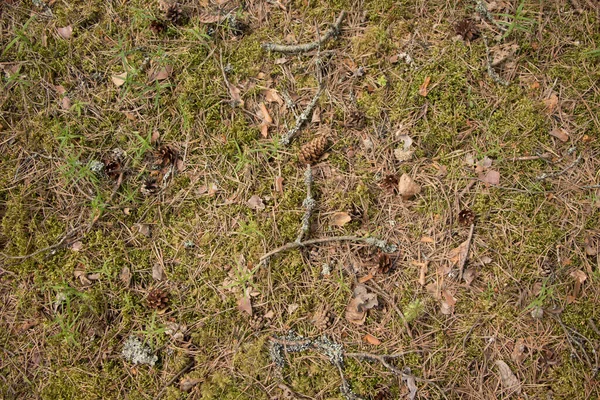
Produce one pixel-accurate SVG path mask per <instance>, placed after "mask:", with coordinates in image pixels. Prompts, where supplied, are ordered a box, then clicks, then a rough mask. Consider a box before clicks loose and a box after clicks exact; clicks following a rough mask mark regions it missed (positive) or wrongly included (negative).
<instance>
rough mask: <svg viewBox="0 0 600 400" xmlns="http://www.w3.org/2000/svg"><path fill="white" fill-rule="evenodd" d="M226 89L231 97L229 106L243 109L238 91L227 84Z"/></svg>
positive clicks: (242, 102)
mask: <svg viewBox="0 0 600 400" xmlns="http://www.w3.org/2000/svg"><path fill="white" fill-rule="evenodd" d="M227 88H228V89H229V95H230V96H231V105H232V106H233V107H240V108H242V107H244V100H242V96H241V95H240V93H241V92H240V89H238V88H237V87H235V86H234V85H232V84H231V83H229V82H227Z"/></svg>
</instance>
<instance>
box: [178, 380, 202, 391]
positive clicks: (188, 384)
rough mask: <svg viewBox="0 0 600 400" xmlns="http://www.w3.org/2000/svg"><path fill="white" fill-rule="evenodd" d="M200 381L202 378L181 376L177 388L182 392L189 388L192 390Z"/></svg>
mask: <svg viewBox="0 0 600 400" xmlns="http://www.w3.org/2000/svg"><path fill="white" fill-rule="evenodd" d="M200 382H202V379H198V378H183V379H181V382H179V389H180V390H181V391H182V392H189V391H190V390H192V389H193V388H194V386H196V385H197V384H199V383H200Z"/></svg>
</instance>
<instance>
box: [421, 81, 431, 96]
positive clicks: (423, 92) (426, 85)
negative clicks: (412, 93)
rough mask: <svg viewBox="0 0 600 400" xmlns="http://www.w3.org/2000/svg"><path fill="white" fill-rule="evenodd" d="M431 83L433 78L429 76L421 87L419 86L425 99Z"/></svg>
mask: <svg viewBox="0 0 600 400" xmlns="http://www.w3.org/2000/svg"><path fill="white" fill-rule="evenodd" d="M429 82H431V77H430V76H427V77H425V80H424V81H423V83H422V84H421V86H419V94H420V95H421V96H423V97H425V96H427V93H429V92H428V90H427V87H428V86H429Z"/></svg>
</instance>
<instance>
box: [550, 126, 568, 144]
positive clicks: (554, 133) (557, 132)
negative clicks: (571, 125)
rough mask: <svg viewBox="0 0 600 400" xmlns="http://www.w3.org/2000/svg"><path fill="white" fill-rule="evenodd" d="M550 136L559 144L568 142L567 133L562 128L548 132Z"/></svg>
mask: <svg viewBox="0 0 600 400" xmlns="http://www.w3.org/2000/svg"><path fill="white" fill-rule="evenodd" d="M550 135H551V136H554V137H555V138H557V139H558V140H560V141H561V142H566V141H568V140H569V133H568V132H567V131H566V130H565V129H563V128H554V129H552V130H551V131H550Z"/></svg>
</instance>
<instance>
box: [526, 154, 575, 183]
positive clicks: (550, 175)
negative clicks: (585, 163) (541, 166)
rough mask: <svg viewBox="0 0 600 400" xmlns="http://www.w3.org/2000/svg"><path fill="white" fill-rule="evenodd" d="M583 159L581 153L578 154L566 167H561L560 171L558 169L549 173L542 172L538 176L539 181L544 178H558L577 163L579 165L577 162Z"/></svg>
mask: <svg viewBox="0 0 600 400" xmlns="http://www.w3.org/2000/svg"><path fill="white" fill-rule="evenodd" d="M580 160H581V154H580V155H578V156H577V158H576V159H575V160H574V161H573V162H572V163H571V164H569V165H567V166H566V167H564V168H563V169H561V170H560V171H556V172H552V173H549V174H546V173H544V174H541V175H539V176H538V177H537V180H538V181H542V180H544V179H548V178H556V177H557V176H559V175H562V174H564V173H565V172H567V171H568V170H570V169H571V168H573V167H574V166H575V165H577V163H578V162H579V161H580Z"/></svg>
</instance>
